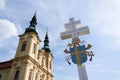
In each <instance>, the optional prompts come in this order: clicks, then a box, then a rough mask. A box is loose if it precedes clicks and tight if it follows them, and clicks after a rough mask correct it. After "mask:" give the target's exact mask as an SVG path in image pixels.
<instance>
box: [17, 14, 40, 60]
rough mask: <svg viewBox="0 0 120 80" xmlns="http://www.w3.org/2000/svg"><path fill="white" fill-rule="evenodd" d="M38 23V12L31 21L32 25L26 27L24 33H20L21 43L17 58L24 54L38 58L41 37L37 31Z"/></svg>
mask: <svg viewBox="0 0 120 80" xmlns="http://www.w3.org/2000/svg"><path fill="white" fill-rule="evenodd" d="M36 25H37V19H36V14H34V16H33V18H32V20H31V21H30V26H29V27H28V28H26V30H25V32H24V34H21V35H19V44H18V48H17V51H16V55H15V58H18V57H23V56H30V57H32V58H33V59H36V58H37V55H38V47H39V43H40V39H39V36H38V33H37V31H36Z"/></svg>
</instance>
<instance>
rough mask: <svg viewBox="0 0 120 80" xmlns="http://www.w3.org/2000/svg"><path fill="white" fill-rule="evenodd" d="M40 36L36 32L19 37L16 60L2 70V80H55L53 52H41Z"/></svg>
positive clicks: (0, 70) (0, 73)
mask: <svg viewBox="0 0 120 80" xmlns="http://www.w3.org/2000/svg"><path fill="white" fill-rule="evenodd" d="M40 42H41V41H40V39H39V36H38V35H36V34H35V33H34V32H25V33H24V34H21V35H19V43H18V48H17V51H16V55H15V58H14V59H12V60H11V65H8V64H6V65H8V66H9V67H5V66H6V65H4V63H3V65H4V66H3V67H4V68H0V80H53V74H52V61H53V56H52V54H51V52H46V51H45V50H39V49H38V48H39V45H40Z"/></svg>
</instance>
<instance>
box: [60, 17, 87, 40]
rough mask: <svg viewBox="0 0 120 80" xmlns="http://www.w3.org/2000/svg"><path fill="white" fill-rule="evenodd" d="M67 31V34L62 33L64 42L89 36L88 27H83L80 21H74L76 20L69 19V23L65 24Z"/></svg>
mask: <svg viewBox="0 0 120 80" xmlns="http://www.w3.org/2000/svg"><path fill="white" fill-rule="evenodd" d="M65 29H66V31H65V32H61V33H60V35H61V39H62V40H64V39H68V38H76V37H78V36H81V35H85V34H89V28H88V26H84V27H81V23H80V20H78V21H74V18H70V19H69V23H67V24H65Z"/></svg>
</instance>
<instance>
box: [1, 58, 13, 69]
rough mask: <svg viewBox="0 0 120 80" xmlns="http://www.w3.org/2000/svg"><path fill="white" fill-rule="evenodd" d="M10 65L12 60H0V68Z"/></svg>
mask: <svg viewBox="0 0 120 80" xmlns="http://www.w3.org/2000/svg"><path fill="white" fill-rule="evenodd" d="M11 65H12V61H11V60H10V61H5V62H0V69H4V68H10V67H11Z"/></svg>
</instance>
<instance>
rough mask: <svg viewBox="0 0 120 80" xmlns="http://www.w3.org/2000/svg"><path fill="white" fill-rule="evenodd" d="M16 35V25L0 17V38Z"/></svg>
mask: <svg viewBox="0 0 120 80" xmlns="http://www.w3.org/2000/svg"><path fill="white" fill-rule="evenodd" d="M16 35H18V31H17V28H16V25H15V24H14V23H13V22H11V21H9V20H6V19H0V36H1V38H4V39H6V38H10V37H12V36H16Z"/></svg>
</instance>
